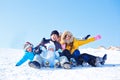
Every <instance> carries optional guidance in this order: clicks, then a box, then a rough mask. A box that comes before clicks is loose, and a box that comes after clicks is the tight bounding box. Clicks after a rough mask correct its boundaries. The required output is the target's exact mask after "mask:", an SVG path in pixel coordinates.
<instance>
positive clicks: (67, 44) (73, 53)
mask: <svg viewBox="0 0 120 80" xmlns="http://www.w3.org/2000/svg"><path fill="white" fill-rule="evenodd" d="M99 39H101V36H100V35H97V36H95V37H91V38H88V39H85V40H80V39H76V38H75V37H74V36H73V34H72V33H71V32H70V31H65V32H63V34H62V36H61V42H60V43H61V45H62V48H63V55H64V56H66V57H67V58H68V60H69V61H70V62H71V63H73V62H75V61H76V64H77V65H79V64H80V63H81V62H80V61H79V56H80V51H79V50H78V48H79V46H82V45H84V44H87V43H90V42H94V41H96V40H99ZM87 57H89V56H88V55H87ZM73 59H75V60H73ZM72 61H73V62H72Z"/></svg>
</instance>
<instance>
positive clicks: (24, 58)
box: [16, 53, 28, 66]
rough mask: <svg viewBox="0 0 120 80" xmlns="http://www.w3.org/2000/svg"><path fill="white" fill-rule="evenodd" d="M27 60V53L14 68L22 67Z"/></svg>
mask: <svg viewBox="0 0 120 80" xmlns="http://www.w3.org/2000/svg"><path fill="white" fill-rule="evenodd" d="M27 60H28V57H27V53H25V55H24V56H23V57H22V59H21V60H20V61H18V62H17V64H16V66H20V65H22V64H23V63H24V62H26V61H27Z"/></svg>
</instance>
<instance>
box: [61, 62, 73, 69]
mask: <svg viewBox="0 0 120 80" xmlns="http://www.w3.org/2000/svg"><path fill="white" fill-rule="evenodd" d="M63 68H64V69H71V68H72V66H71V64H70V63H69V62H65V63H64V64H63Z"/></svg>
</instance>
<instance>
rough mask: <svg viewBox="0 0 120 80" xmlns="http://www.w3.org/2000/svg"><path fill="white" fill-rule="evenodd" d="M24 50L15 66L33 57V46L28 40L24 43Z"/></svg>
mask: <svg viewBox="0 0 120 80" xmlns="http://www.w3.org/2000/svg"><path fill="white" fill-rule="evenodd" d="M24 50H25V54H24V56H23V57H22V58H21V59H20V60H19V61H18V62H17V63H16V66H20V65H22V64H23V63H24V62H26V61H27V60H30V61H32V60H33V58H34V52H33V50H34V48H33V44H31V43H30V42H26V43H25V45H24Z"/></svg>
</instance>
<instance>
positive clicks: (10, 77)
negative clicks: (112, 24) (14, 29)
mask: <svg viewBox="0 0 120 80" xmlns="http://www.w3.org/2000/svg"><path fill="white" fill-rule="evenodd" d="M80 51H81V53H83V52H87V53H89V54H93V55H96V56H103V55H104V54H105V53H106V54H107V55H108V59H107V61H106V64H105V65H104V66H101V67H88V66H87V67H81V66H79V67H74V68H72V69H70V70H67V69H49V68H42V69H33V68H30V67H29V66H28V64H27V62H26V63H24V64H23V65H21V66H19V67H16V66H15V64H16V62H17V61H19V59H20V58H21V57H22V56H23V54H24V52H23V50H16V49H0V80H120V51H112V50H100V49H92V48H87V49H80Z"/></svg>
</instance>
